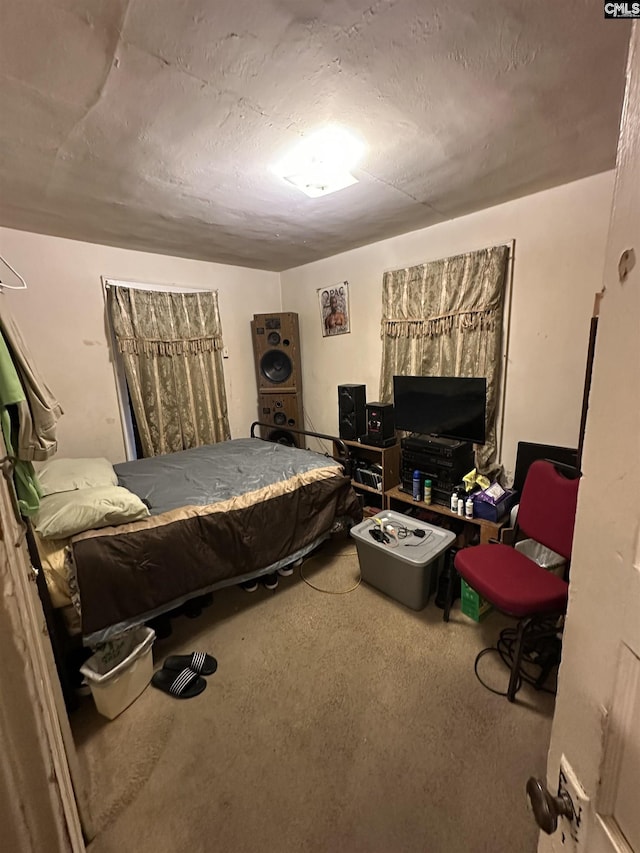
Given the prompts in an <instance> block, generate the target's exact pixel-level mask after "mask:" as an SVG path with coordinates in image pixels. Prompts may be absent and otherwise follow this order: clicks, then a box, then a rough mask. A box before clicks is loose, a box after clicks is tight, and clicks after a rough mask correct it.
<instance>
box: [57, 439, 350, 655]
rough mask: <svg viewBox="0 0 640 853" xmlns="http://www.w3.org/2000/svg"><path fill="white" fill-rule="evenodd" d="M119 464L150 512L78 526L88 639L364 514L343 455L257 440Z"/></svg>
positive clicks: (238, 575)
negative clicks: (124, 520)
mask: <svg viewBox="0 0 640 853" xmlns="http://www.w3.org/2000/svg"><path fill="white" fill-rule="evenodd" d="M114 469H115V471H116V474H117V477H118V483H119V484H120V486H123V487H124V488H126V489H128V490H129V491H131V492H133V493H134V494H135V495H137V496H138V497H139V498H141V499H142V501H143V502H144V503H145V504H146V505H147V506H148V507H149V511H150V515H149V517H148V518H145V519H142V520H140V521H134V522H131V523H127V524H119V525H117V526H113V527H104V528H102V529H98V530H89V531H86V532H83V533H80V534H78V535H75V536H73V537H72V538H71V540H70V543H69V544H68V545H67V546H66V547H64V549H63V551H64V555H65V570H66V580H67V582H68V587H69V590H70V592H71V598H72V600H73V602H74V605H75V610H76V612H77V613H78V614H79V615H80V631H81V634H82V638H83V642H84V644H85V645H89V646H96V645H98V644H100V643H103V642H106V641H107V640H109V639H111V638H112V637H114V636H116V635H117V634H120V633H122V632H123V631H124V630H127V629H128V628H131V627H134V626H135V625H139V624H141V623H143V622H146V621H148V620H150V619H152V618H154V617H155V616H158V615H160V614H162V613H165V612H168V611H170V610H173V609H174V608H176V607H178V606H179V605H180V604H182V603H184V602H185V601H187V600H189V599H190V598H193V597H196V596H200V595H203V594H205V593H208V592H211V591H214V590H216V589H220V588H222V587H225V586H228V585H231V584H237V583H241V582H242V581H244V580H247V579H249V578H252V577H256V576H259V575H262V574H266V573H269V572H273V571H275V570H277V569H278V568H282V567H283V566H285V565H288V564H290V563H292V562H294V561H296V560H297V559H299V558H300V557H304V556H305V555H306V554H308V553H309V552H311V551H312V550H314V549H315V548H316V547H318V545H319V544H320V543H321V542H322V541H323V540H325V539H326V538H328V537H329V536H330V535H331V531H332V529H334V528H335V526H336V524H342V525H346V526H350V525H351V524H353V523H356V522H357V521H359V520H360V518H361V515H362V513H361V509H360V505H359V503H358V500H357V497H356V495H355V493H354V491H353V489H352V487H351V481H350V478H349V477H348V476H346V475H345V473H344V471H343V468H342V466H341V465H340V463H339V462H337V461H336V460H334V459H332V458H331V457H327V456H323V455H321V454H319V453H314V452H312V451H309V450H299V449H297V448H292V447H287V446H284V445H281V444H274V443H272V442H267V441H263V440H261V439H259V438H246V439H235V440H231V441H226V442H222V443H220V444H216V445H209V446H205V447H198V448H194V449H192V450H185V451H182V452H181V453H173V454H168V455H166V456H158V457H153V458H149V459H140V460H137V461H135V462H127V463H123V464H120V465H115V466H114ZM52 556H54V555H51V554H49V555H48V559H47V561H46V562H51V560H50V559H49V558H51V557H52ZM57 560H58V566H59V553H58V555H57ZM60 582H61V580H60V575H59V574H58V576H57V578H56V583H57V584H60ZM50 586H51V584H50ZM63 598H64V596H62V597H61V598H60V599H59V601H58V603H59V604H60V603H61V602H62V601H63Z"/></svg>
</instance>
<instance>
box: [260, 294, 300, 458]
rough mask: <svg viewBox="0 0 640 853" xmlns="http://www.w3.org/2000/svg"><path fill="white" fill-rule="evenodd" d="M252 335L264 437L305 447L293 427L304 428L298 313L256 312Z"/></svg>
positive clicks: (292, 445) (280, 442) (293, 445)
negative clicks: (266, 425) (292, 430)
mask: <svg viewBox="0 0 640 853" xmlns="http://www.w3.org/2000/svg"><path fill="white" fill-rule="evenodd" d="M251 337H252V340H253V354H254V358H255V365H256V381H257V385H258V420H259V421H261V422H263V423H267V424H269V427H267V428H262V430H261V434H262V438H266V439H268V440H269V441H275V442H278V443H279V444H287V445H289V446H291V447H304V436H302V435H297V434H296V433H294V432H291V429H290V428H293V429H304V418H303V413H302V368H301V364H300V334H299V328H298V315H297V314H293V313H292V312H290V311H285V312H281V313H280V314H254V316H253V320H252V321H251Z"/></svg>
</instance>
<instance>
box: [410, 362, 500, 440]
mask: <svg viewBox="0 0 640 853" xmlns="http://www.w3.org/2000/svg"><path fill="white" fill-rule="evenodd" d="M393 402H394V418H395V425H396V429H399V430H404V431H406V432H417V433H421V434H422V435H435V436H438V437H440V438H453V439H458V440H459V441H472V442H473V443H474V444H484V442H485V420H486V413H487V380H486V379H485V378H484V377H483V378H476V377H473V378H469V377H463V376H394V377H393Z"/></svg>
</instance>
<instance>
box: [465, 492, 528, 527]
mask: <svg viewBox="0 0 640 853" xmlns="http://www.w3.org/2000/svg"><path fill="white" fill-rule="evenodd" d="M482 495H483V492H478V494H477V495H474V498H473V515H474V516H475V518H484V519H485V521H500V520H501V519H502V518H504V517H505V515H506V514H507V513H508V512H509V510H510V509H511V507H512V506H513V505H514V504H515V502H516V501H517V499H518V493H517V492H516V491H514V490H513V489H507V491H506V492H505V493H504V495H503V496H502V497H501V498H500V499H499V500H497V501H495V503H494V502H491V501H489V500H486V499H483V497H482Z"/></svg>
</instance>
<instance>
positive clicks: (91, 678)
mask: <svg viewBox="0 0 640 853" xmlns="http://www.w3.org/2000/svg"><path fill="white" fill-rule="evenodd" d="M155 638H156V635H155V632H154V631H153V630H152V629H151V628H136V629H135V630H134V631H129V632H128V633H127V634H126V635H125V636H123V637H121V638H119V639H116V640H112V641H111V642H109V643H106V644H105V645H104V646H103V647H102V648H100V649H99V650H98V651H97V652H96V653H95V654H94V655H92V656H91V657H90V658H89V659H88V660H87V661H86V662H85V663H84V664H83V665H82V666H81V667H80V672H81V673H82V674H83V675H84V676H85V678H86V679H87V681H88V683H89V687H90V688H91V694H92V695H93V700H94V702H95V703H96V708H97V709H98V711H99V712H100V713H101V714H102V715H103V716H105V717H108V718H109V719H110V720H113V719H114V717H117V716H118V714H121V713H122V712H123V711H124V710H125V708H128V707H129V705H131V703H132V702H133V701H135V700H136V699H137V698H138V696H139V695H140V694H141V693H142V691H143V690H144V689H145V687H146V686H147V684H149V682H150V681H151V676H152V675H153V654H152V647H153V641H154V640H155Z"/></svg>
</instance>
